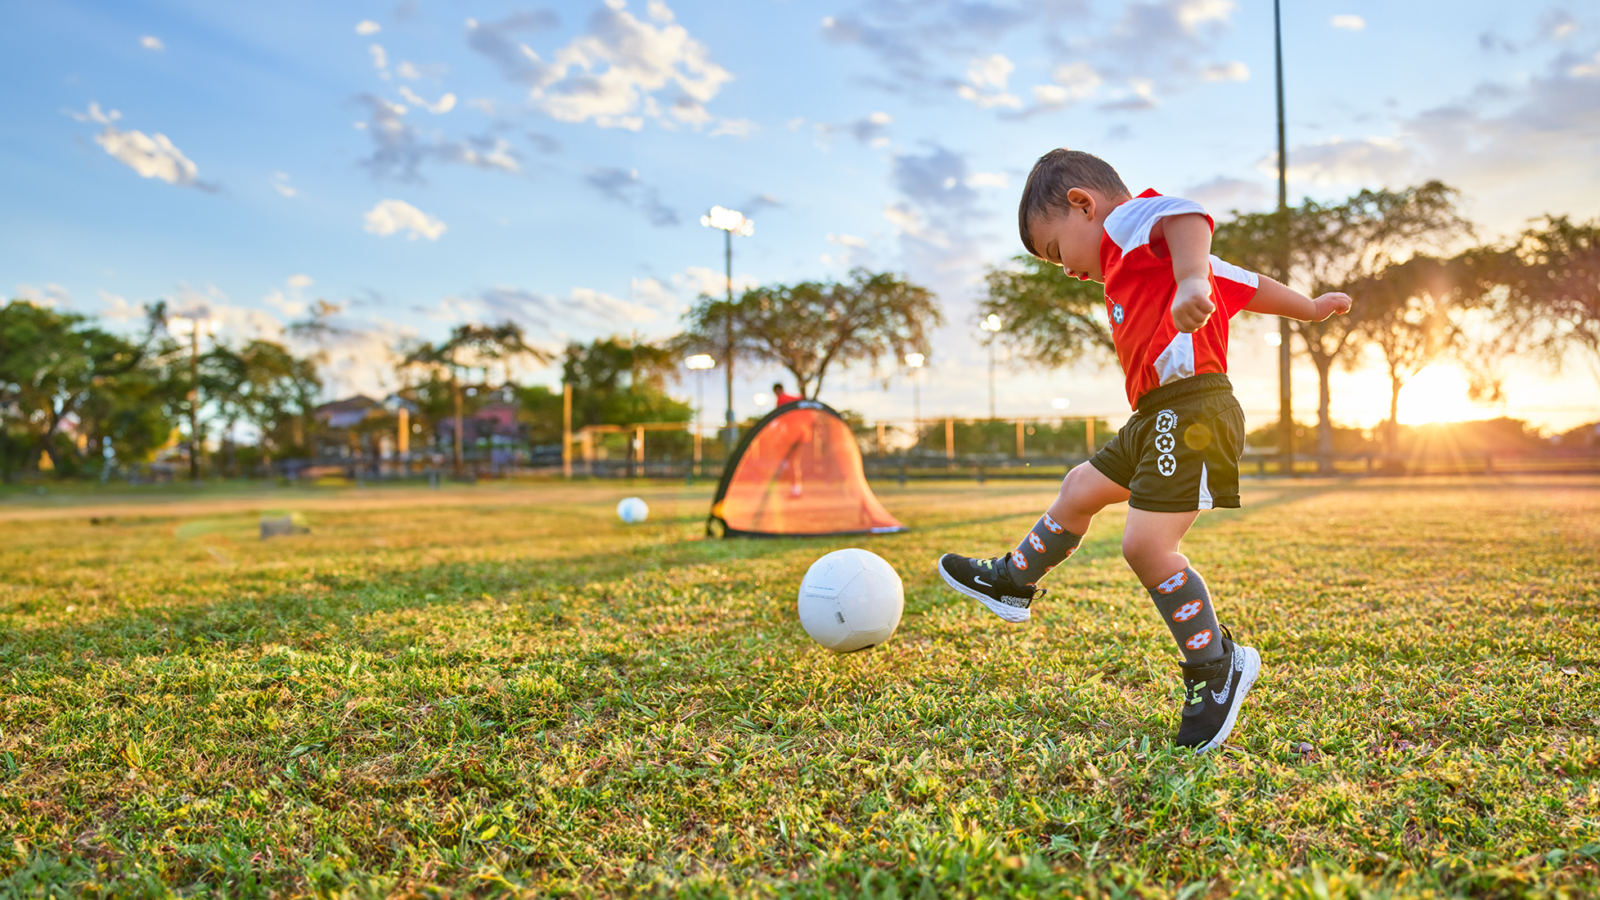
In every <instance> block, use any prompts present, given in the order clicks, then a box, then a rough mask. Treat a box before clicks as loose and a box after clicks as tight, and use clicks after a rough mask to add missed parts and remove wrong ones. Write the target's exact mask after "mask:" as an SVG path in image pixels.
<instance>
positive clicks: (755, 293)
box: [675, 269, 944, 399]
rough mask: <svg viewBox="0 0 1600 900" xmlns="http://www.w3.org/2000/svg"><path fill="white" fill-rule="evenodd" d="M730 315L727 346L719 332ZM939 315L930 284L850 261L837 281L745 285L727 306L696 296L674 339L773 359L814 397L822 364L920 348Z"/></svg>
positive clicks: (873, 362)
mask: <svg viewBox="0 0 1600 900" xmlns="http://www.w3.org/2000/svg"><path fill="white" fill-rule="evenodd" d="M730 316H731V317H732V319H733V329H732V331H733V336H734V337H733V346H732V347H731V348H730V347H728V346H727V339H726V338H725V337H724V335H725V334H726V332H727V328H726V323H727V319H728V317H730ZM943 323H944V314H943V313H942V312H941V311H940V309H939V301H938V299H937V298H936V297H935V296H934V295H933V292H932V291H929V290H928V289H927V288H924V287H922V286H920V285H917V284H913V283H912V282H910V281H906V280H905V279H902V278H900V277H898V276H896V275H894V274H892V273H888V272H879V273H873V272H868V271H867V270H865V269H856V270H855V271H853V272H851V273H850V277H849V280H848V281H845V282H817V281H803V282H800V283H798V284H793V285H783V284H779V285H772V286H770V287H758V288H753V289H751V290H748V291H745V292H744V294H743V295H742V296H740V297H739V299H738V300H737V301H735V302H734V303H733V305H732V306H729V305H728V303H727V301H719V300H714V299H712V298H710V297H704V296H702V297H701V298H700V301H699V302H698V303H696V304H695V306H694V307H692V308H691V309H690V310H689V312H688V314H687V315H686V316H685V329H684V333H683V335H682V336H681V337H680V338H679V339H678V340H677V341H676V342H675V346H676V347H677V348H679V349H680V350H687V351H695V350H699V351H701V352H710V353H713V355H715V354H716V353H717V352H719V351H720V352H722V353H723V354H728V353H729V352H730V351H731V354H732V355H734V356H737V357H740V358H744V359H748V360H751V361H755V362H761V363H768V364H773V365H777V366H781V367H782V368H784V369H785V370H787V371H788V372H789V374H790V375H792V376H794V380H795V384H796V386H797V388H798V390H799V392H800V393H801V394H802V395H803V396H806V397H810V398H812V399H815V398H816V397H817V396H818V394H819V393H820V392H821V390H822V383H823V380H824V379H825V378H826V377H827V374H828V370H829V369H830V368H832V367H834V366H836V365H837V366H849V365H853V364H856V363H867V364H868V365H870V366H872V367H873V368H874V369H876V368H877V367H878V365H879V364H880V363H881V361H882V359H883V357H885V356H891V357H892V358H893V359H894V360H895V361H896V362H898V361H899V360H900V359H902V358H903V357H904V355H905V354H906V353H908V352H911V351H921V352H926V350H927V347H928V337H929V334H930V332H931V331H932V330H933V329H934V328H937V327H938V326H940V325H942V324H943ZM721 358H723V359H726V358H728V357H727V355H724V356H722V357H721Z"/></svg>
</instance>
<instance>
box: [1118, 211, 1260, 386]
mask: <svg viewBox="0 0 1600 900" xmlns="http://www.w3.org/2000/svg"><path fill="white" fill-rule="evenodd" d="M1188 213H1198V214H1200V215H1202V216H1205V217H1206V224H1208V225H1210V226H1211V227H1212V228H1213V229H1215V228H1216V223H1215V222H1213V221H1212V219H1211V217H1210V216H1207V215H1206V211H1205V210H1204V209H1203V208H1201V206H1200V204H1198V203H1195V202H1194V201H1193V200H1182V199H1179V198H1177V197H1163V196H1161V195H1160V194H1158V193H1156V192H1155V191H1145V192H1144V193H1142V194H1140V195H1139V196H1137V197H1135V198H1133V199H1132V200H1127V201H1124V202H1123V203H1122V204H1121V205H1119V206H1118V207H1117V208H1116V209H1114V210H1112V211H1111V215H1109V216H1107V217H1106V224H1105V228H1106V234H1105V237H1104V238H1102V239H1101V241H1100V271H1101V272H1103V273H1104V274H1105V279H1106V282H1105V284H1106V315H1107V316H1109V317H1110V319H1111V339H1112V341H1113V342H1114V343H1115V344H1116V345H1117V360H1118V361H1119V362H1121V363H1122V371H1123V373H1124V374H1125V375H1126V376H1127V379H1128V403H1129V405H1131V406H1132V407H1133V408H1134V409H1135V410H1137V409H1138V408H1139V398H1140V397H1143V396H1144V395H1145V394H1146V393H1148V392H1150V391H1151V390H1153V389H1155V388H1157V387H1160V386H1161V385H1163V384H1170V383H1172V382H1174V381H1177V380H1178V379H1180V378H1188V377H1189V376H1191V375H1200V374H1203V373H1206V372H1226V371H1228V320H1229V319H1232V318H1233V317H1234V316H1236V315H1238V313H1239V310H1241V309H1244V307H1245V304H1247V303H1249V302H1250V300H1251V298H1252V297H1254V296H1255V295H1256V286H1257V285H1258V284H1260V279H1258V278H1257V277H1256V274H1255V273H1254V272H1247V271H1245V270H1244V269H1241V268H1239V267H1238V266H1236V265H1234V264H1232V263H1228V262H1223V261H1222V260H1220V259H1218V258H1217V257H1215V256H1213V257H1211V300H1212V302H1213V303H1215V304H1217V311H1216V312H1214V313H1212V315H1211V318H1210V319H1208V320H1207V321H1206V324H1205V325H1204V326H1202V327H1201V328H1200V330H1199V331H1196V332H1194V333H1193V334H1185V333H1184V332H1181V331H1179V330H1178V326H1176V325H1174V324H1173V323H1172V298H1173V297H1174V295H1176V294H1177V292H1178V282H1177V280H1176V279H1175V278H1173V277H1172V256H1171V254H1170V253H1168V252H1167V242H1166V239H1165V238H1164V237H1161V236H1160V235H1159V234H1158V235H1156V236H1155V237H1154V238H1152V236H1151V230H1152V229H1154V228H1155V226H1156V223H1157V222H1159V221H1160V220H1161V219H1162V218H1164V217H1166V216H1181V215H1186V214H1188Z"/></svg>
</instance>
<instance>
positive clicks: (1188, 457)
mask: <svg viewBox="0 0 1600 900" xmlns="http://www.w3.org/2000/svg"><path fill="white" fill-rule="evenodd" d="M1201 379H1214V380H1215V382H1214V383H1212V384H1211V386H1210V387H1207V386H1206V384H1200V385H1197V386H1194V387H1192V388H1185V389H1184V390H1175V388H1178V387H1179V385H1177V384H1174V385H1167V386H1166V387H1161V388H1157V389H1156V390H1154V391H1151V392H1150V393H1149V394H1148V395H1146V396H1145V397H1143V398H1141V399H1140V400H1139V410H1138V411H1137V412H1135V413H1134V414H1133V417H1132V418H1130V419H1129V420H1128V422H1127V424H1125V425H1123V426H1122V428H1120V429H1118V431H1117V434H1116V436H1115V437H1114V438H1112V439H1111V441H1110V443H1108V444H1106V445H1105V446H1104V447H1102V448H1100V450H1099V451H1098V452H1096V453H1095V455H1094V457H1093V458H1092V459H1091V460H1090V462H1091V463H1092V464H1093V465H1094V467H1095V468H1096V469H1099V470H1100V472H1101V473H1102V474H1104V475H1105V476H1106V477H1107V478H1110V479H1111V480H1112V481H1114V482H1116V483H1117V484H1119V485H1122V486H1123V487H1125V488H1127V489H1128V493H1129V494H1130V495H1131V496H1130V497H1129V498H1128V505H1129V506H1132V507H1133V508H1134V509H1143V510H1148V511H1150V512H1189V511H1191V510H1197V509H1216V508H1224V509H1226V508H1234V507H1237V506H1238V505H1239V454H1240V452H1242V450H1243V449H1244V427H1245V426H1244V413H1243V412H1242V411H1241V410H1240V409H1239V401H1238V400H1236V399H1234V396H1233V393H1232V391H1231V389H1229V388H1228V382H1227V379H1226V376H1221V375H1198V376H1195V377H1194V378H1190V379H1185V381H1200V380H1201ZM1207 383H1210V382H1207Z"/></svg>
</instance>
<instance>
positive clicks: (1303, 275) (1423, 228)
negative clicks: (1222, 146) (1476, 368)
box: [1212, 181, 1471, 471]
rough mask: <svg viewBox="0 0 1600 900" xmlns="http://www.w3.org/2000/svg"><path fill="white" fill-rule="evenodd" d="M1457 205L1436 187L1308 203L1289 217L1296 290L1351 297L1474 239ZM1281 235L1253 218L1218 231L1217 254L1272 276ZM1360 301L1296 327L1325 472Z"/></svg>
mask: <svg viewBox="0 0 1600 900" xmlns="http://www.w3.org/2000/svg"><path fill="white" fill-rule="evenodd" d="M1459 200H1460V194H1459V193H1458V192H1457V191H1456V190H1455V189H1454V188H1451V187H1448V186H1446V185H1444V184H1443V183H1441V182H1438V181H1430V182H1428V183H1426V184H1423V185H1420V186H1417V187H1411V188H1406V189H1405V190H1402V191H1390V190H1377V191H1373V190H1363V191H1361V192H1360V193H1359V194H1356V195H1355V196H1353V197H1350V198H1349V199H1347V200H1345V201H1343V202H1342V203H1337V204H1331V205H1324V204H1321V203H1318V202H1317V201H1315V200H1312V199H1310V198H1307V199H1306V200H1304V201H1302V203H1301V205H1300V207H1299V208H1298V209H1293V210H1290V215H1289V239H1290V245H1291V256H1290V283H1291V285H1292V286H1295V287H1297V288H1300V289H1302V290H1304V291H1305V293H1307V294H1308V295H1310V296H1313V297H1314V296H1317V295H1318V294H1323V293H1327V292H1329V291H1344V292H1346V293H1349V292H1350V289H1352V288H1354V289H1357V290H1359V288H1357V287H1356V286H1357V285H1359V284H1361V283H1363V282H1366V281H1369V280H1371V279H1373V278H1374V277H1376V276H1377V275H1378V274H1379V273H1381V272H1382V271H1384V270H1385V269H1387V268H1388V267H1389V266H1391V265H1393V264H1395V263H1397V262H1400V261H1403V260H1405V259H1407V258H1409V257H1410V256H1412V255H1413V254H1415V253H1418V252H1422V251H1427V250H1443V249H1445V248H1447V247H1448V246H1449V245H1450V244H1452V243H1454V242H1455V241H1457V240H1459V239H1460V238H1462V237H1465V236H1468V235H1470V234H1471V225H1470V224H1469V223H1468V222H1467V220H1466V219H1465V218H1463V217H1462V216H1461V213H1460V212H1459V210H1458V209H1457V203H1458V202H1459ZM1281 234H1282V226H1281V222H1280V220H1279V219H1278V215H1277V213H1247V214H1244V215H1241V216H1238V217H1236V218H1235V219H1233V220H1232V221H1230V222H1225V223H1223V224H1221V225H1219V226H1217V230H1216V234H1215V235H1214V237H1213V238H1212V248H1213V251H1214V252H1215V253H1216V254H1217V255H1218V256H1219V257H1221V258H1223V259H1225V260H1227V261H1229V262H1232V263H1234V264H1236V265H1241V266H1244V267H1245V268H1248V269H1253V270H1255V271H1257V272H1270V271H1273V269H1274V268H1275V266H1276V262H1275V261H1274V259H1273V256H1274V248H1275V247H1277V246H1278V244H1277V242H1278V241H1280V240H1282V237H1281ZM1354 299H1355V306H1354V308H1353V309H1352V310H1351V314H1350V315H1347V316H1330V317H1329V318H1327V319H1325V320H1323V321H1321V322H1295V323H1293V324H1294V330H1295V333H1296V334H1298V335H1299V336H1300V340H1301V341H1302V342H1303V343H1304V344H1305V347H1306V352H1307V354H1308V355H1309V356H1310V357H1311V362H1312V364H1313V365H1315V366H1316V368H1317V383H1318V391H1317V423H1318V429H1317V432H1318V440H1317V444H1318V446H1317V452H1318V455H1319V456H1320V457H1321V466H1322V468H1323V470H1324V471H1327V470H1329V469H1330V468H1331V467H1332V464H1333V461H1332V456H1333V422H1332V419H1331V417H1330V415H1329V410H1328V407H1329V402H1330V399H1331V398H1330V392H1329V384H1328V382H1329V378H1330V376H1331V374H1332V371H1333V366H1334V364H1335V363H1340V364H1342V365H1347V366H1348V365H1351V364H1352V363H1353V362H1354V358H1353V355H1352V351H1354V350H1355V349H1356V348H1358V347H1359V346H1360V343H1361V340H1362V337H1363V334H1362V332H1361V331H1359V330H1358V325H1359V323H1360V322H1361V319H1362V316H1363V315H1364V313H1363V312H1362V306H1361V302H1362V300H1361V298H1360V297H1359V296H1357V297H1354Z"/></svg>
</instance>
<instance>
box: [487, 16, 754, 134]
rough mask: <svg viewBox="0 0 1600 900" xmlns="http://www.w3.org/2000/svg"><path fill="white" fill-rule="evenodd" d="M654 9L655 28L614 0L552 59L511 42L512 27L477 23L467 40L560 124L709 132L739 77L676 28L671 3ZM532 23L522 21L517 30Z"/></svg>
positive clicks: (684, 30) (687, 33) (678, 26)
mask: <svg viewBox="0 0 1600 900" xmlns="http://www.w3.org/2000/svg"><path fill="white" fill-rule="evenodd" d="M648 8H649V16H650V18H651V19H652V20H653V21H654V23H655V24H651V22H646V21H641V20H640V19H638V18H637V17H635V16H634V15H633V14H632V13H630V12H628V10H627V4H626V3H625V2H622V0H607V3H606V8H605V9H603V10H600V11H597V12H596V13H595V14H594V16H593V17H592V19H591V20H590V30H589V31H588V32H586V33H584V34H581V35H579V36H577V37H576V38H574V39H573V40H572V41H571V42H570V43H569V44H567V45H566V46H565V47H562V48H560V49H558V50H556V51H555V53H554V54H553V56H552V57H551V59H550V60H549V61H548V62H546V61H545V60H544V59H543V58H542V57H541V56H540V55H539V54H538V53H537V52H535V51H534V50H533V49H532V48H530V47H529V46H528V45H527V44H524V43H520V42H518V41H515V40H514V39H512V38H510V37H508V36H507V35H506V33H505V32H506V31H508V30H510V29H511V27H512V26H511V25H509V24H507V25H494V24H490V23H480V22H478V21H476V20H472V19H469V20H468V21H467V27H468V32H469V33H468V38H467V41H468V44H469V45H470V46H472V47H473V49H475V50H478V51H479V52H480V53H483V54H484V55H486V56H489V57H490V58H491V59H493V60H495V62H497V63H498V64H499V65H500V68H501V71H502V72H503V73H504V74H505V75H506V76H507V77H508V78H511V79H513V80H515V81H518V82H522V83H525V84H526V85H527V86H528V99H529V101H530V102H531V103H532V104H533V105H534V106H536V107H538V108H539V109H541V110H542V111H543V112H544V113H545V114H546V115H549V116H550V117H552V118H554V119H557V120H559V121H562V122H591V121H592V122H593V123H594V124H595V125H598V126H600V127H601V128H623V129H627V130H630V131H638V130H640V129H641V128H643V127H644V123H645V121H646V120H655V121H657V122H659V123H660V124H661V125H663V127H669V128H670V127H672V126H673V124H674V123H678V122H681V123H683V124H687V125H689V126H691V127H693V128H696V129H699V128H702V127H704V126H705V125H707V124H709V123H710V121H711V117H710V116H709V115H708V114H706V113H705V112H704V109H703V107H704V106H705V104H707V103H709V102H710V101H711V100H712V99H713V98H714V97H716V95H717V93H718V92H719V91H720V90H721V89H722V86H723V85H724V84H726V83H727V82H728V81H730V80H732V78H733V75H732V74H731V73H729V72H728V70H726V69H724V68H722V67H721V66H719V65H717V64H716V63H715V62H713V61H712V60H711V56H710V52H709V51H708V50H707V49H706V47H705V45H704V44H702V43H700V42H699V41H698V40H696V39H694V38H693V37H692V36H690V34H689V31H688V29H686V28H684V27H683V26H682V25H679V24H677V23H676V21H675V19H674V16H673V14H672V10H671V9H670V8H669V7H668V6H667V5H666V4H665V3H663V2H660V0H652V2H650V4H649V7H648ZM532 24H533V23H530V22H527V21H524V20H523V19H518V20H516V27H531V26H532ZM658 93H661V94H663V95H664V96H662V97H660V98H658V97H657V94H658ZM664 107H665V109H666V110H670V113H671V115H670V117H668V115H667V113H666V112H665V111H664ZM722 133H734V132H732V131H723V132H722Z"/></svg>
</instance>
